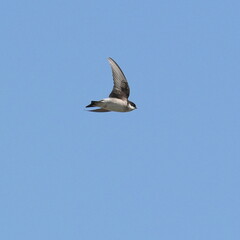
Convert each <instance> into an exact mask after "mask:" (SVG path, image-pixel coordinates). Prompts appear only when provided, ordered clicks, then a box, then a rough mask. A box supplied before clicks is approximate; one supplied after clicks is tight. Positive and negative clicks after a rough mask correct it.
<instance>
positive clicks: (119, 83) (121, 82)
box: [108, 58, 130, 99]
mask: <svg viewBox="0 0 240 240" xmlns="http://www.w3.org/2000/svg"><path fill="white" fill-rule="evenodd" d="M108 61H109V63H110V65H111V68H112V75H113V82H114V86H113V90H112V92H111V93H110V95H109V97H112V98H120V99H128V97H129V95H130V89H129V86H128V82H127V79H126V77H125V75H124V73H123V71H122V70H121V68H120V67H119V66H118V64H117V63H116V62H115V61H114V60H113V59H112V58H108Z"/></svg>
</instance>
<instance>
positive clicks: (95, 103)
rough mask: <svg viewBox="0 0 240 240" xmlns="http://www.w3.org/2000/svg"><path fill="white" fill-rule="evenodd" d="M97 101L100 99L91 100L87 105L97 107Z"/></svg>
mask: <svg viewBox="0 0 240 240" xmlns="http://www.w3.org/2000/svg"><path fill="white" fill-rule="evenodd" d="M97 103H98V101H91V103H90V104H89V105H87V106H86V107H87V108H88V107H97Z"/></svg>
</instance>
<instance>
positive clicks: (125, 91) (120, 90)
mask: <svg viewBox="0 0 240 240" xmlns="http://www.w3.org/2000/svg"><path fill="white" fill-rule="evenodd" d="M108 62H109V63H110V66H111V69H112V76H113V83H114V85H113V89H112V92H111V93H110V95H109V97H108V98H104V99H102V100H99V101H91V103H90V104H89V105H87V106H86V108H89V107H99V108H98V109H94V110H89V111H90V112H111V111H113V112H130V111H133V110H135V109H137V106H136V104H135V103H133V102H131V101H129V100H128V97H129V95H130V88H129V85H128V81H127V79H126V77H125V75H124V73H123V71H122V70H121V68H120V67H119V66H118V64H117V63H116V62H115V61H114V60H113V59H112V58H110V57H109V58H108Z"/></svg>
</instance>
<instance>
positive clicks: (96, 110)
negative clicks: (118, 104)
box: [88, 108, 110, 112]
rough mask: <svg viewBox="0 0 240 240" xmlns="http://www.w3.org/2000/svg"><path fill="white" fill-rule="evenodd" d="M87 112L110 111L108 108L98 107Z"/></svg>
mask: <svg viewBox="0 0 240 240" xmlns="http://www.w3.org/2000/svg"><path fill="white" fill-rule="evenodd" d="M88 111H89V112H110V111H109V110H106V109H103V108H99V109H95V110H88Z"/></svg>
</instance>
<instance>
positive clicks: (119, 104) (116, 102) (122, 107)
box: [97, 98, 133, 112]
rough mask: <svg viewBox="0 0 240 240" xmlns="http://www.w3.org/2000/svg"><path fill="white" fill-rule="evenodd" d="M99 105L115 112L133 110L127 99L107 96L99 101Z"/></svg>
mask: <svg viewBox="0 0 240 240" xmlns="http://www.w3.org/2000/svg"><path fill="white" fill-rule="evenodd" d="M97 105H98V107H101V108H104V109H106V110H109V111H115V112H129V111H132V110H133V109H132V108H131V107H129V106H128V102H127V100H121V99H118V98H105V99H103V100H101V101H99V102H98V104H97Z"/></svg>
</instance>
